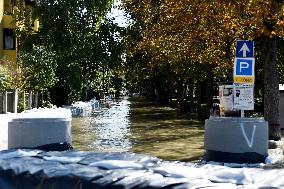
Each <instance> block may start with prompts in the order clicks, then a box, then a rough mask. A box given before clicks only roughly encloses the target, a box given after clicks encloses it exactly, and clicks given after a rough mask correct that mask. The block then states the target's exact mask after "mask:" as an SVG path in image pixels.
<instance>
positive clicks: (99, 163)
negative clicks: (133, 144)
mask: <svg viewBox="0 0 284 189" xmlns="http://www.w3.org/2000/svg"><path fill="white" fill-rule="evenodd" d="M255 166H258V167H255ZM236 167H237V166H236ZM283 177H284V169H269V170H268V169H263V168H261V164H255V165H254V167H252V168H250V167H244V166H239V167H237V168H232V167H229V166H224V165H223V164H220V163H217V164H213V163H210V162H209V163H207V164H194V163H182V162H168V161H162V160H160V159H158V158H155V157H150V156H145V155H141V154H134V153H126V152H124V153H94V152H80V151H63V152H58V151H50V152H44V151H41V150H31V149H17V150H6V151H0V188H1V189H2V188H3V189H33V188H36V189H46V188H48V189H62V188H68V189H88V188H96V189H101V188H113V189H116V188H117V189H120V188H126V189H128V188H129V189H130V188H137V189H139V188H140V189H142V188H145V189H146V188H147V189H154V188H173V189H185V188H191V189H201V188H202V189H204V188H208V189H212V188H224V189H241V188H242V189H243V188H247V189H248V188H265V187H267V188H272V187H275V188H283V187H284V178H283Z"/></svg>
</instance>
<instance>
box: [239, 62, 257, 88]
mask: <svg viewBox="0 0 284 189" xmlns="http://www.w3.org/2000/svg"><path fill="white" fill-rule="evenodd" d="M254 64H255V59H254V58H236V59H235V64H234V82H235V83H254Z"/></svg>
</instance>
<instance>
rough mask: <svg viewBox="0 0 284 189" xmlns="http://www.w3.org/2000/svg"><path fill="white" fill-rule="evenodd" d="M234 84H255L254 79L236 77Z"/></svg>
mask: <svg viewBox="0 0 284 189" xmlns="http://www.w3.org/2000/svg"><path fill="white" fill-rule="evenodd" d="M234 83H254V77H247V76H246V77H234Z"/></svg>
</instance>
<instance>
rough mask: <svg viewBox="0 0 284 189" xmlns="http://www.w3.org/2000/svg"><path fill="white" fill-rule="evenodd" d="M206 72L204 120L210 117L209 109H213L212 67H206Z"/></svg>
mask: <svg viewBox="0 0 284 189" xmlns="http://www.w3.org/2000/svg"><path fill="white" fill-rule="evenodd" d="M206 69H207V70H206V72H207V81H206V83H207V84H206V118H209V116H210V109H211V108H212V107H213V83H214V81H213V80H214V77H213V72H212V69H213V66H211V65H208V66H207V68H206Z"/></svg>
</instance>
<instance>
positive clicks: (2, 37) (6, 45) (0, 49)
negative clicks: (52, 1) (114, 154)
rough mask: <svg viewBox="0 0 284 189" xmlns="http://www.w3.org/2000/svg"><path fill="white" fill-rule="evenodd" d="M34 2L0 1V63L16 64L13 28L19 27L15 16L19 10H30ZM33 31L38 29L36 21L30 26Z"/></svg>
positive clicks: (24, 0)
mask: <svg viewBox="0 0 284 189" xmlns="http://www.w3.org/2000/svg"><path fill="white" fill-rule="evenodd" d="M34 5H35V0H0V60H1V62H16V61H17V50H18V39H17V37H16V35H15V32H14V30H15V28H16V26H19V24H18V23H16V21H15V14H16V13H17V10H19V9H20V8H23V9H26V10H31V9H32V8H33V6H34ZM32 27H33V30H35V31H37V30H38V28H39V22H38V20H36V21H34V22H33V24H32Z"/></svg>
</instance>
